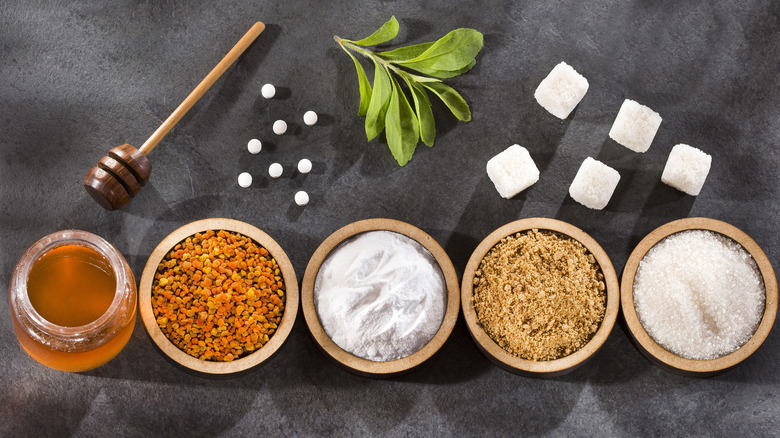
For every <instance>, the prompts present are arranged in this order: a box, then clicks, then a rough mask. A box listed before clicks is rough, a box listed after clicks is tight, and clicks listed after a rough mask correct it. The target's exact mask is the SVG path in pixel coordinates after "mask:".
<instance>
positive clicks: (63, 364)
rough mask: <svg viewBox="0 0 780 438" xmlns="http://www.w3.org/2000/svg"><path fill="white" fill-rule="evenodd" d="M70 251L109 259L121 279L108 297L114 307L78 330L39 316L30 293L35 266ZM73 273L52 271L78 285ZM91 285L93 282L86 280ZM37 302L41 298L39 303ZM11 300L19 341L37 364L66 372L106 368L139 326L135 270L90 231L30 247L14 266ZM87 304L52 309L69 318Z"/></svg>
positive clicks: (65, 234) (55, 235) (71, 232)
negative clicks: (69, 313) (50, 256)
mask: <svg viewBox="0 0 780 438" xmlns="http://www.w3.org/2000/svg"><path fill="white" fill-rule="evenodd" d="M70 249H73V250H78V251H82V252H84V253H89V254H94V255H95V256H96V257H100V259H101V260H104V261H105V265H106V266H107V267H106V269H109V267H110V270H111V271H112V273H113V277H114V278H115V280H116V282H115V283H116V284H115V286H114V291H113V299H111V298H110V296H108V298H107V300H110V304H107V307H108V308H107V310H105V312H103V313H102V314H99V313H98V314H99V316H97V317H96V319H94V320H92V321H91V322H85V323H83V324H82V325H77V326H69V325H68V324H63V325H59V324H55V323H53V322H51V321H49V320H47V319H46V318H44V317H43V316H41V313H39V312H41V309H42V308H41V307H40V306H34V305H33V302H32V301H31V299H30V294H29V293H28V292H29V290H30V289H29V288H28V286H30V285H29V284H28V282H29V281H30V278H31V276H30V273H31V271H33V269H34V267H35V266H36V264H37V263H39V262H41V260H42V259H44V257H46V256H47V254H53V253H52V251H54V250H58V251H60V252H61V251H64V250H70ZM95 253H96V254H95ZM101 256H102V257H101ZM74 263H82V265H83V266H86V265H84V263H89V264H90V266H86V267H87V268H90V269H91V268H93V267H94V263H93V262H92V261H89V260H84V261H81V262H80V261H78V260H77V261H76V262H74ZM38 269H44V268H38ZM47 269H48V268H47ZM71 271H74V272H71ZM71 271H68V272H67V273H66V274H62V273H60V271H56V270H51V271H47V272H49V273H50V274H53V275H59V276H64V275H68V276H70V275H75V276H76V281H78V277H77V276H78V275H79V272H76V271H78V265H77V267H76V268H74V269H72V270H71ZM108 275H111V274H110V273H109V274H108ZM49 280H51V282H52V283H54V284H55V285H56V284H57V283H58V280H60V279H59V278H56V277H55V278H50V279H49ZM71 281H72V279H71ZM65 283H66V281H64V279H63V281H62V282H60V283H59V285H60V287H62V286H61V285H62V284H65ZM87 283H89V282H88V281H87ZM91 286H92V285H91V284H90V287H91ZM111 286H113V285H112V284H110V283H109V287H111ZM49 289H57V286H54V287H52V286H49ZM46 292H47V293H55V294H67V293H69V292H70V291H68V290H50V291H46ZM107 292H108V293H109V294H110V292H111V290H110V289H108V291H107ZM38 299H39V298H37V296H36V300H38ZM8 300H9V305H10V311H11V320H12V322H13V327H14V332H15V333H16V337H17V339H18V340H19V343H20V344H21V345H22V347H23V348H24V349H25V351H27V353H28V354H29V355H30V356H32V357H33V358H34V359H35V360H37V361H38V362H40V363H42V364H44V365H46V366H48V367H51V368H54V369H57V370H61V371H70V372H80V371H87V370H90V369H93V368H96V367H98V366H100V365H103V364H105V363H106V362H108V361H109V360H111V359H113V358H114V356H116V355H117V354H119V352H120V351H121V350H122V348H124V346H125V344H127V341H128V340H129V339H130V335H131V334H132V333H133V327H134V326H135V314H136V306H137V297H136V284H135V278H134V277H133V272H132V271H131V270H130V266H129V265H128V264H127V261H126V260H125V258H124V257H123V256H122V254H121V253H120V252H119V251H117V249H116V248H114V247H113V246H112V245H111V244H110V243H108V242H107V241H106V240H104V239H103V238H101V237H100V236H97V235H95V234H92V233H89V232H86V231H79V230H63V231H58V232H56V233H52V234H50V235H48V236H46V237H44V238H42V239H41V240H39V241H37V242H36V243H35V244H33V245H32V246H31V247H30V248H28V249H27V251H25V252H24V254H22V257H21V258H20V259H19V261H18V262H17V264H16V267H15V268H14V271H13V274H12V276H11V284H10V287H9V292H8ZM44 301H45V299H44ZM88 301H90V300H83V299H82V300H75V299H74V300H71V301H70V302H68V304H67V305H55V306H53V308H55V311H56V312H58V313H59V314H61V315H66V316H67V313H68V312H71V311H75V309H76V308H77V307H78V306H79V304H90V303H88ZM40 302H41V301H39V303H40ZM106 303H108V301H106ZM48 304H51V303H48ZM36 307H37V308H36ZM50 307H51V306H50ZM101 309H102V307H101ZM50 319H54V318H50Z"/></svg>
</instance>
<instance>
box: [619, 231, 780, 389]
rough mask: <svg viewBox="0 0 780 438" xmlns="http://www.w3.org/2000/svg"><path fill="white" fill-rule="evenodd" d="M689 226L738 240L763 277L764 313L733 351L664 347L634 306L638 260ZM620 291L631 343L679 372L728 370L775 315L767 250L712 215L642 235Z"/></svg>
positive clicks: (763, 336)
mask: <svg viewBox="0 0 780 438" xmlns="http://www.w3.org/2000/svg"><path fill="white" fill-rule="evenodd" d="M688 230H707V231H712V232H715V233H718V234H721V235H723V236H725V237H728V238H730V239H731V240H733V241H735V242H737V243H738V244H740V245H741V246H742V247H743V248H744V249H745V250H746V251H747V252H748V253H750V255H751V257H753V260H754V261H755V262H756V265H757V266H758V269H759V272H760V273H761V276H762V277H763V280H764V292H765V298H766V299H765V302H764V303H765V304H764V314H763V316H762V317H761V322H760V323H759V325H758V328H757V329H756V331H755V332H754V333H753V336H751V338H750V339H749V340H748V341H747V342H746V343H745V344H744V345H743V346H742V347H740V348H738V349H737V350H736V351H734V352H733V353H730V354H727V355H725V356H722V357H719V358H716V359H708V360H697V359H688V358H684V357H681V356H678V355H676V354H674V353H672V352H670V351H668V350H666V349H664V348H663V347H661V346H660V345H658V343H656V342H655V341H654V340H653V339H652V338H651V337H650V335H649V334H648V333H647V332H646V331H645V329H644V327H642V324H641V323H640V322H639V318H638V316H637V314H636V309H635V308H634V277H635V276H636V271H637V269H638V268H639V263H640V262H641V261H642V259H643V258H644V257H645V255H646V254H647V252H648V251H649V250H650V249H651V248H652V247H653V246H655V245H656V244H657V243H658V242H660V241H661V240H663V239H665V238H666V237H669V236H671V235H672V234H676V233H679V232H682V231H688ZM620 291H621V292H620V295H621V308H622V311H623V318H624V319H625V322H626V326H627V328H628V332H629V334H630V335H631V338H632V340H633V341H634V345H635V346H636V347H637V349H639V351H640V352H642V354H644V355H645V356H646V357H647V358H648V359H650V360H651V361H652V362H654V363H655V364H656V365H659V366H660V367H662V368H664V369H666V370H668V371H671V372H674V373H677V374H682V375H689V376H699V377H707V376H711V375H715V374H720V373H722V372H724V371H727V370H728V369H730V368H732V367H734V366H736V365H737V364H739V363H740V362H742V361H744V360H745V359H747V358H748V357H749V356H750V355H752V354H753V353H754V352H755V351H756V350H757V349H758V347H760V346H761V344H762V343H763V342H764V340H766V338H767V336H768V335H769V332H770V330H771V329H772V325H773V324H774V321H775V317H776V315H777V279H776V277H775V273H774V270H773V269H772V264H771V263H770V262H769V259H768V258H767V256H766V254H764V251H762V250H761V248H760V247H759V246H758V244H757V243H756V242H755V241H754V240H753V239H752V238H750V236H748V235H747V234H746V233H745V232H743V231H742V230H740V229H739V228H737V227H735V226H733V225H731V224H728V223H726V222H723V221H720V220H717V219H711V218H704V217H690V218H683V219H677V220H674V221H672V222H668V223H666V224H664V225H661V226H660V227H658V228H656V229H655V230H653V231H652V232H650V233H649V234H648V235H647V236H645V238H644V239H642V240H641V241H640V242H639V244H638V245H637V246H636V248H634V250H633V251H632V252H631V255H630V256H629V258H628V261H627V262H626V265H625V268H624V269H623V275H622V278H621V285H620Z"/></svg>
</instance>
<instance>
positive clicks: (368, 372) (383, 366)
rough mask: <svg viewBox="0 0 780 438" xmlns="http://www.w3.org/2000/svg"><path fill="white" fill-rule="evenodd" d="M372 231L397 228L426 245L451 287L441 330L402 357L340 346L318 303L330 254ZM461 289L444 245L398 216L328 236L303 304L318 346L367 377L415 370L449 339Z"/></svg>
mask: <svg viewBox="0 0 780 438" xmlns="http://www.w3.org/2000/svg"><path fill="white" fill-rule="evenodd" d="M369 231H393V232H396V233H399V234H402V235H405V236H407V237H409V238H411V239H413V240H415V241H417V242H418V243H420V244H421V245H423V246H424V247H425V248H426V249H427V250H428V251H429V252H430V253H431V255H433V257H434V259H435V260H436V262H437V263H438V264H439V268H440V269H441V272H442V274H443V275H444V280H445V284H446V287H447V310H446V311H445V313H444V319H443V320H442V323H441V326H439V330H438V331H437V332H436V334H435V335H434V336H433V338H432V339H431V340H430V341H429V342H428V343H427V344H425V345H424V346H423V347H422V348H421V349H420V350H418V351H416V352H414V353H412V354H410V355H409V356H406V357H403V358H401V359H396V360H391V361H385V362H378V361H372V360H368V359H363V358H361V357H358V356H355V355H353V354H351V353H349V352H347V351H345V350H343V349H342V348H341V347H339V346H338V345H336V343H335V342H333V340H331V338H330V337H329V336H328V335H327V334H326V333H325V330H324V329H323V327H322V324H321V323H320V320H319V317H318V315H317V310H316V307H315V305H314V284H315V281H316V279H317V274H318V272H319V270H320V267H321V266H322V263H323V262H324V261H325V259H326V258H327V256H328V255H329V254H330V253H331V252H332V251H333V249H334V248H336V247H337V246H338V245H339V244H341V243H342V242H343V241H345V240H346V239H349V238H350V237H353V236H356V235H358V234H361V233H364V232H369ZM459 297H460V288H459V283H458V276H457V273H456V272H455V267H454V266H453V264H452V261H451V260H450V258H449V256H448V255H447V253H446V251H445V250H444V248H442V247H441V245H439V244H438V242H436V240H435V239H433V237H431V236H430V235H428V234H427V233H426V232H425V231H423V230H421V229H420V228H417V227H415V226H414V225H411V224H409V223H406V222H402V221H399V220H395V219H386V218H373V219H363V220H359V221H357V222H352V223H350V224H347V225H345V226H343V227H341V228H340V229H338V230H336V231H335V232H333V233H332V234H331V235H330V236H328V237H327V238H326V239H325V240H324V241H323V242H322V243H321V244H320V246H319V247H318V248H317V250H316V251H315V252H314V254H312V256H311V258H310V259H309V263H308V265H307V266H306V272H305V274H304V276H303V281H302V283H301V307H302V309H303V316H304V319H305V321H306V325H307V326H308V328H309V333H310V334H311V336H312V337H313V338H314V341H315V344H317V347H318V348H319V349H320V350H321V351H322V352H323V353H325V355H326V356H327V357H328V358H330V359H331V360H333V361H334V362H335V363H336V364H337V365H338V366H340V367H342V368H344V369H346V370H347V371H350V372H352V373H354V374H357V375H361V376H364V377H374V378H383V377H392V376H396V375H399V374H403V373H406V372H409V371H411V370H412V369H414V368H416V367H418V366H420V365H422V364H423V363H424V362H425V361H427V360H428V359H429V358H430V357H431V356H433V355H434V354H435V353H436V352H437V351H439V349H440V348H441V347H442V345H444V343H445V342H446V341H447V339H448V338H449V336H450V334H451V333H452V329H453V328H454V327H455V322H456V321H457V319H458V313H459V312H460V308H459V307H460V305H459Z"/></svg>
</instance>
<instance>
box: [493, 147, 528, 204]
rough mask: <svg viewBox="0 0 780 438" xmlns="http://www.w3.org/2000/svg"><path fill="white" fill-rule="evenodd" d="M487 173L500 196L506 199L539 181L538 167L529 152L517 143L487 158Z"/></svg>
mask: <svg viewBox="0 0 780 438" xmlns="http://www.w3.org/2000/svg"><path fill="white" fill-rule="evenodd" d="M487 174H488V177H490V180H491V181H493V184H494V185H495V186H496V190H498V193H499V194H500V195H501V197H503V198H506V199H509V198H511V197H512V196H515V195H516V194H518V193H520V192H522V191H523V190H525V189H527V188H528V187H530V186H531V185H533V184H534V183H535V182H536V181H539V169H537V167H536V164H535V163H534V160H533V159H532V158H531V154H529V153H528V150H527V149H526V148H524V147H522V146H520V145H517V144H516V145H512V146H509V147H508V148H507V149H506V150H504V151H503V152H501V153H499V154H498V155H496V156H495V157H493V158H491V159H490V160H488V162H487Z"/></svg>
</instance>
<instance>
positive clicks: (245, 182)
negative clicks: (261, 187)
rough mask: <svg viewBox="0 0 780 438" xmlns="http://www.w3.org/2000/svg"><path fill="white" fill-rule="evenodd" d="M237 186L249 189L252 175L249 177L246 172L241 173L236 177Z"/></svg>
mask: <svg viewBox="0 0 780 438" xmlns="http://www.w3.org/2000/svg"><path fill="white" fill-rule="evenodd" d="M238 185H240V186H241V187H244V188H246V187H249V186H251V185H252V175H250V174H249V173H248V172H241V173H240V174H239V175H238Z"/></svg>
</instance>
